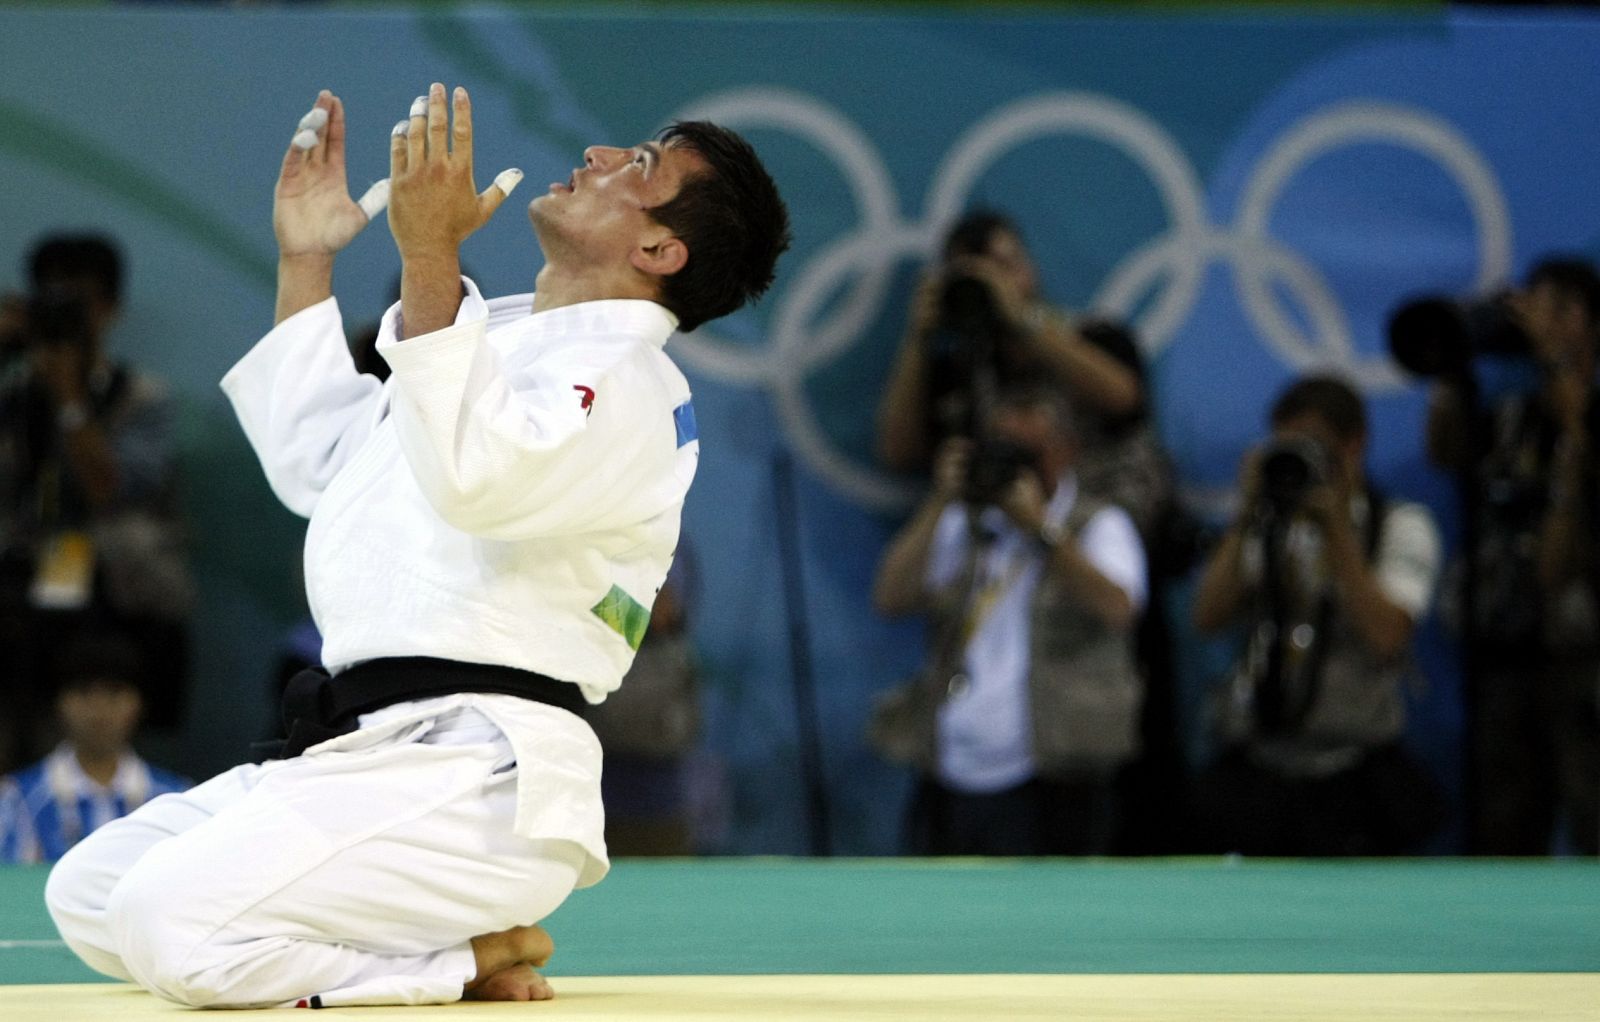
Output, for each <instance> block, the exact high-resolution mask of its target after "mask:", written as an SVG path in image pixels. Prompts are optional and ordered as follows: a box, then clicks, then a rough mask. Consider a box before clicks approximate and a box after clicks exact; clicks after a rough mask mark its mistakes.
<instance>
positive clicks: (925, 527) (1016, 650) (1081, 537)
mask: <svg viewBox="0 0 1600 1022" xmlns="http://www.w3.org/2000/svg"><path fill="white" fill-rule="evenodd" d="M980 436H981V439H980V440H978V441H977V442H974V441H971V440H967V439H964V438H955V439H952V440H948V441H946V442H945V444H944V445H943V447H942V448H941V449H940V453H939V456H938V459H937V461H936V465H935V473H934V485H933V490H932V492H931V493H930V495H929V497H928V499H927V500H926V501H924V502H923V504H922V506H921V507H920V508H919V509H918V510H917V512H916V514H915V515H914V516H913V517H912V519H911V521H910V522H908V523H907V524H906V525H905V527H904V528H902V529H901V530H900V532H899V533H898V534H897V535H896V536H895V537H894V539H893V540H892V541H891V542H890V544H889V548H888V551H887V553H886V554H885V555H884V558H883V560H882V562H881V563H880V565H879V568H878V574H877V579H876V581H875V583H874V588H873V600H874V602H875V604H876V605H877V607H878V609H879V610H880V611H882V612H883V613H885V614H908V613H915V612H919V611H925V612H928V613H929V614H930V615H931V618H932V621H931V624H932V627H931V629H930V639H931V642H930V653H929V657H928V660H927V666H926V668H925V669H924V670H923V671H922V672H921V674H920V675H919V676H918V677H917V678H916V679H914V680H913V681H912V682H911V683H909V684H906V685H903V686H901V687H900V688H898V689H896V690H894V691H893V692H891V693H890V694H889V695H888V696H887V697H885V699H884V700H883V702H882V703H881V704H880V706H879V709H878V712H877V714H876V716H875V720H874V727H873V738H874V742H875V744H876V745H877V747H878V748H879V750H880V751H881V752H883V754H884V755H885V756H886V757H887V758H889V759H891V760H893V761H897V762H902V763H906V764H909V765H912V766H914V767H916V768H917V769H918V770H919V771H920V773H921V775H922V777H921V783H920V786H919V789H918V792H917V795H916V798H915V801H914V804H913V806H912V810H911V817H910V822H911V841H910V845H911V849H910V850H911V851H913V852H916V853H919V854H924V855H1039V854H1078V855H1081V854H1093V853H1105V852H1107V851H1109V850H1110V848H1111V839H1112V831H1113V826H1114V824H1115V821H1116V812H1115V780H1116V777H1117V772H1118V770H1119V768H1120V767H1121V766H1122V765H1123V764H1124V763H1126V762H1127V761H1128V760H1130V759H1131V758H1132V757H1133V755H1134V753H1135V752H1136V751H1137V746H1138V722H1139V708H1140V703H1141V700H1142V698H1143V691H1144V688H1143V684H1142V681H1141V680H1140V677H1139V674H1138V671H1137V670H1136V668H1135V666H1134V661H1133V649H1132V642H1131V636H1132V632H1133V628H1134V626H1135V624H1136V623H1137V621H1138V617H1139V614H1140V612H1141V610H1142V609H1143V606H1144V602H1145V587H1146V583H1145V555H1144V548H1143V546H1142V545H1141V544H1140V541H1139V534H1138V531H1137V530H1136V529H1135V527H1134V524H1133V521H1132V519H1131V518H1130V517H1129V516H1128V514H1127V512H1125V511H1124V510H1122V509H1121V508H1119V507H1117V506H1115V505H1113V504H1109V503H1106V502H1104V501H1102V500H1100V499H1098V498H1096V497H1094V496H1092V495H1090V494H1088V493H1085V492H1082V491H1081V490H1080V487H1079V485H1078V480H1077V477H1076V475H1075V473H1074V471H1073V466H1074V458H1075V454H1076V443H1075V440H1074V437H1073V433H1072V428H1071V419H1070V416H1069V412H1068V409H1067V407H1066V403H1065V401H1064V400H1063V399H1062V397H1061V396H1060V393H1059V391H1058V390H1056V389H1055V388H1053V387H1050V386H1047V385H1034V386H1031V387H1022V388H1016V389H1010V390H1007V391H1004V392H1002V393H1001V394H1000V395H999V397H998V399H997V401H996V403H995V406H994V411H993V413H992V416H991V417H990V419H989V422H988V428H987V429H986V430H984V431H983V432H982V433H981V434H980Z"/></svg>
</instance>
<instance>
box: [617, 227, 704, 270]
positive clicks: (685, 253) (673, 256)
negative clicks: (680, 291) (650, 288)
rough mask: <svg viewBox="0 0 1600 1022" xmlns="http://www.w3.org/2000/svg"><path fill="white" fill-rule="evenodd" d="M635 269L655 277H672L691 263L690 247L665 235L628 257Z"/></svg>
mask: <svg viewBox="0 0 1600 1022" xmlns="http://www.w3.org/2000/svg"><path fill="white" fill-rule="evenodd" d="M628 261H629V262H631V263H632V264H633V268H634V269H636V270H638V271H639V272H640V273H648V274H650V275H651V276H653V277H670V276H672V275H673V274H674V273H677V272H678V271H679V270H681V269H683V268H684V266H685V265H686V264H687V263H688V262H689V246H688V245H685V244H684V243H683V239H682V238H678V237H675V236H674V235H671V234H663V235H662V236H661V238H660V240H658V241H657V242H656V243H655V244H653V245H643V244H641V245H639V246H638V247H637V248H635V249H634V250H633V254H632V255H631V256H629V257H628Z"/></svg>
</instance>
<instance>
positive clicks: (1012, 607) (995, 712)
mask: <svg viewBox="0 0 1600 1022" xmlns="http://www.w3.org/2000/svg"><path fill="white" fill-rule="evenodd" d="M1077 498H1078V483H1077V480H1076V479H1075V478H1074V477H1072V476H1070V475H1068V476H1066V477H1065V478H1063V479H1062V480H1061V481H1060V482H1059V483H1058V484H1057V486H1056V489H1055V492H1054V493H1053V494H1052V495H1051V498H1050V502H1049V504H1048V505H1047V506H1046V507H1045V521H1046V522H1047V523H1049V524H1050V525H1052V526H1056V527H1060V526H1062V525H1063V524H1064V523H1065V522H1066V520H1067V516H1068V515H1069V514H1071V512H1072V505H1073V503H1074V502H1075V501H1076V500H1077ZM980 524H981V526H982V527H983V528H984V529H985V530H987V531H988V532H990V533H993V534H994V535H995V537H996V538H995V539H994V541H993V542H992V543H991V544H990V545H989V548H988V550H987V551H986V552H985V553H984V554H983V555H982V556H981V561H980V564H979V579H980V581H979V583H978V585H979V588H980V589H981V588H983V586H984V585H985V584H986V583H989V584H993V585H994V586H995V587H996V589H997V595H996V596H995V598H994V601H993V603H992V604H990V605H989V610H988V612H987V613H986V614H985V615H984V616H983V617H982V619H981V620H980V621H979V622H978V626H977V629H976V630H975V631H974V632H973V634H972V637H971V639H970V640H968V642H967V647H966V652H965V658H964V662H963V672H964V673H965V675H966V684H965V685H964V686H959V687H958V689H957V691H956V692H955V693H954V694H953V695H952V696H951V698H950V699H949V700H947V701H946V702H945V704H944V705H943V706H942V707H941V708H940V710H939V775H940V780H941V781H943V782H944V783H945V784H947V785H949V786H950V787H952V788H955V789H957V790H960V791H966V792H972V793H980V794H981V793H991V792H996V791H1003V790H1004V789H1006V788H1010V787H1014V786H1015V785H1018V784H1021V783H1022V782H1024V781H1026V780H1028V779H1029V778H1030V777H1032V776H1033V775H1034V763H1033V750H1032V735H1033V724H1032V718H1031V717H1030V715H1029V709H1028V668H1029V663H1030V639H1031V637H1030V628H1029V617H1030V607H1031V606H1032V601H1033V593H1034V589H1035V588H1036V587H1037V586H1038V584H1039V579H1040V578H1041V577H1042V575H1043V574H1044V569H1045V550H1044V548H1043V547H1042V546H1040V545H1039V544H1038V543H1036V542H1035V541H1034V539H1033V537H1031V536H1028V535H1026V534H1025V533H1023V531H1022V530H1021V529H1019V528H1017V526H1016V525H1015V524H1014V523H1013V522H1012V521H1011V519H1010V518H1009V517H1007V515H1006V514H1005V512H1003V511H1001V510H1000V509H999V508H993V507H991V508H986V509H984V512H983V515H982V517H981V518H980ZM1068 541H1069V540H1068V539H1066V538H1063V542H1068ZM971 542H972V539H971V531H970V529H969V525H968V515H967V507H966V505H964V504H959V503H955V504H951V505H950V506H949V507H947V508H945V510H944V514H943V515H942V516H941V517H940V519H939V524H938V525H937V526H936V528H935V532H934V540H933V549H932V551H931V552H930V554H929V557H928V570H927V575H926V585H927V587H928V589H929V590H930V591H933V590H939V589H943V588H945V587H946V586H949V585H951V584H953V583H954V582H956V581H957V576H959V575H960V573H961V569H962V566H963V564H964V563H965V561H966V557H967V551H968V549H969V547H970V544H971ZM1077 542H1078V545H1079V549H1081V550H1082V551H1083V555H1084V557H1085V558H1087V559H1088V560H1089V562H1090V563H1091V564H1093V565H1094V566H1095V568H1096V569H1097V570H1099V571H1100V573H1101V574H1103V575H1105V576H1106V577H1107V578H1108V579H1110V580H1111V581H1112V582H1113V583H1115V584H1116V586H1117V587H1118V588H1120V589H1121V590H1122V591H1123V592H1125V593H1127V595H1128V600H1129V601H1130V602H1131V603H1132V604H1133V606H1134V609H1135V611H1136V612H1137V611H1140V610H1143V608H1144V604H1145V600H1146V596H1147V592H1146V578H1145V554H1144V545H1143V544H1142V543H1141V542H1140V541H1139V531H1138V529H1136V528H1135V527H1134V524H1133V519H1132V518H1130V517H1129V516H1128V513H1127V512H1126V511H1124V510H1122V509H1121V508H1120V507H1116V506H1115V505H1107V506H1106V507H1105V508H1103V509H1101V510H1100V511H1098V512H1096V513H1095V514H1094V516H1093V517H1091V518H1090V519H1089V521H1088V522H1087V523H1086V524H1085V525H1084V528H1083V533H1082V535H1081V536H1079V537H1078V540H1077Z"/></svg>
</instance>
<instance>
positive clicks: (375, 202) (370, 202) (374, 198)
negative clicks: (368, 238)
mask: <svg viewBox="0 0 1600 1022" xmlns="http://www.w3.org/2000/svg"><path fill="white" fill-rule="evenodd" d="M356 205H357V206H360V207H361V212H363V213H365V214H367V219H368V220H371V219H372V218H373V217H375V216H377V215H378V214H379V213H382V212H383V209H384V207H385V206H387V205H389V179H388V178H384V179H383V180H382V181H379V182H377V183H376V184H374V185H373V186H372V187H371V188H368V189H367V194H365V195H363V196H362V197H361V198H359V199H357V200H356Z"/></svg>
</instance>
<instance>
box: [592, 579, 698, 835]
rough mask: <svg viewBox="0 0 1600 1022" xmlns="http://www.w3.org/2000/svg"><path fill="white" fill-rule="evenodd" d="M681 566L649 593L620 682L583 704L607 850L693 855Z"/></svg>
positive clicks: (691, 698)
mask: <svg viewBox="0 0 1600 1022" xmlns="http://www.w3.org/2000/svg"><path fill="white" fill-rule="evenodd" d="M681 554H682V550H681V548H680V557H681ZM681 565H682V561H681V560H679V561H678V562H677V563H676V564H675V565H674V570H673V574H671V575H669V576H668V578H667V584H666V585H665V586H663V587H662V589H661V591H660V592H659V593H657V594H656V602H655V605H654V606H653V607H652V608H651V609H650V628H649V631H648V632H646V634H645V640H644V642H643V643H642V644H641V645H640V646H639V652H638V654H637V655H636V656H635V657H634V660H633V666H632V667H631V668H629V669H628V674H627V676H626V677H625V678H623V681H622V687H621V688H620V689H618V690H617V691H615V692H613V693H611V695H609V696H607V697H606V701H605V702H603V703H601V704H600V705H599V706H592V707H590V708H589V713H588V721H589V724H590V726H592V727H593V728H594V733H595V735H596V736H597V737H598V738H599V739H600V745H601V747H602V748H603V749H604V750H605V770H604V771H603V773H602V774H601V778H600V786H601V797H602V798H603V799H604V801H605V807H606V848H607V849H608V850H609V851H610V853H611V854H612V855H617V856H629V855H692V854H694V852H695V846H694V835H693V827H692V816H693V814H692V812H691V806H690V797H689V795H690V793H689V789H688V774H687V770H688V757H689V754H690V753H691V752H692V751H693V750H694V747H695V743H696V741H697V740H698V739H699V737H700V684H699V670H698V666H697V664H696V661H695V655H694V649H693V648H692V646H691V645H690V643H689V635H688V608H687V606H686V601H685V599H684V593H683V586H682V584H681V583H680V582H679V579H681V578H682V577H683V575H682V568H681Z"/></svg>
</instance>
